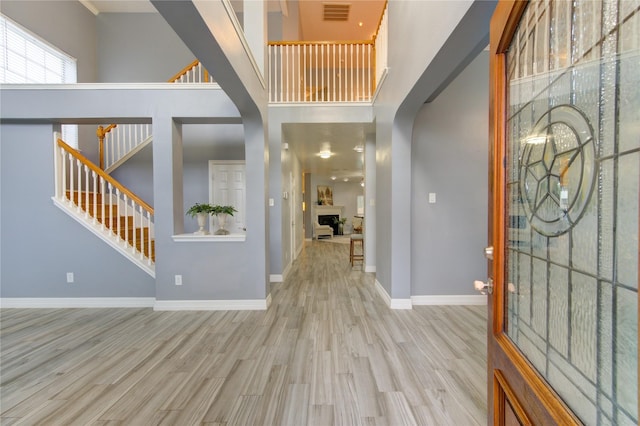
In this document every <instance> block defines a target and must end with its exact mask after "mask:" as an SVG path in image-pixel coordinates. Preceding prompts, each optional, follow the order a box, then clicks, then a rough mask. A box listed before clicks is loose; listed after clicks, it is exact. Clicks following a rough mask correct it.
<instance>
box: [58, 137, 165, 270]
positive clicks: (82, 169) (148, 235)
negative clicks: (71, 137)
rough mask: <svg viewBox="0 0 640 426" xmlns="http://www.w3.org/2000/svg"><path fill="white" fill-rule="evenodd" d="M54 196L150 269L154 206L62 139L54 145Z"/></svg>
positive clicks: (152, 247) (152, 259) (153, 255)
mask: <svg viewBox="0 0 640 426" xmlns="http://www.w3.org/2000/svg"><path fill="white" fill-rule="evenodd" d="M55 197H56V199H57V200H58V201H59V202H61V203H62V204H64V205H66V206H67V207H68V208H70V209H71V210H72V211H73V212H74V213H75V215H76V217H80V218H83V220H84V222H85V223H86V224H87V225H90V226H93V227H95V230H96V231H100V232H102V233H103V234H104V235H105V236H108V237H110V238H112V239H114V240H116V241H117V244H118V245H119V248H121V249H122V251H124V252H125V253H127V255H129V256H131V257H132V258H133V259H135V260H136V261H137V262H138V263H141V264H146V266H148V267H151V266H153V263H154V262H155V241H154V238H153V235H154V234H153V207H151V206H149V205H148V204H147V203H145V202H144V201H143V200H141V199H140V198H139V197H138V196H137V195H135V194H134V193H132V192H131V191H130V190H129V189H127V188H125V187H124V186H123V185H122V184H121V183H119V182H118V181H116V180H115V179H114V178H112V177H111V176H110V175H108V174H107V173H105V172H104V171H103V170H101V169H100V168H99V167H98V166H96V165H95V164H94V163H92V162H91V161H89V160H88V159H87V158H86V157H84V156H83V155H82V154H80V153H79V152H78V151H76V150H75V149H73V148H72V147H70V146H69V145H67V144H66V143H65V142H64V141H63V140H61V139H58V141H57V144H56V194H55Z"/></svg>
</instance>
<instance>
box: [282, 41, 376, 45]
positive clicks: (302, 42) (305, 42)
mask: <svg viewBox="0 0 640 426" xmlns="http://www.w3.org/2000/svg"><path fill="white" fill-rule="evenodd" d="M316 44H318V45H320V44H322V45H332V44H335V45H338V44H374V41H373V40H347V41H270V42H269V46H303V45H311V46H312V45H316Z"/></svg>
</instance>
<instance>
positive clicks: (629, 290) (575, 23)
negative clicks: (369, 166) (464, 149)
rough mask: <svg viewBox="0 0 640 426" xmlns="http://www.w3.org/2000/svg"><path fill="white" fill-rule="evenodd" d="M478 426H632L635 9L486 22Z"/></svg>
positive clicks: (617, 1) (620, 4) (637, 104)
mask: <svg viewBox="0 0 640 426" xmlns="http://www.w3.org/2000/svg"><path fill="white" fill-rule="evenodd" d="M490 49H491V113H490V114H491V124H490V132H491V135H490V136H491V141H492V146H491V153H490V157H491V159H492V160H491V161H492V165H491V170H492V172H491V176H490V194H489V197H490V206H491V208H490V217H491V220H490V225H489V226H490V239H491V242H492V245H493V254H491V253H488V257H489V258H491V259H490V263H489V278H490V279H491V280H492V281H493V283H491V282H489V283H488V284H489V288H490V289H491V284H493V288H492V289H493V290H494V291H493V293H492V294H491V296H490V297H489V324H488V326H489V328H488V329H489V331H488V348H489V357H488V363H489V366H488V373H489V377H488V379H489V383H488V395H489V423H490V424H491V423H493V424H498V425H501V424H507V425H510V424H536V425H550V424H561V425H570V424H580V423H584V424H589V425H637V424H638V264H639V251H638V222H639V219H638V217H639V216H638V209H639V196H638V194H639V181H640V177H639V176H640V172H639V170H640V0H603V1H591V0H589V1H587V0H574V1H564V0H563V1H549V0H536V1H531V2H520V1H516V2H500V3H499V4H498V7H497V8H496V12H495V14H494V17H493V19H492V22H491V46H490Z"/></svg>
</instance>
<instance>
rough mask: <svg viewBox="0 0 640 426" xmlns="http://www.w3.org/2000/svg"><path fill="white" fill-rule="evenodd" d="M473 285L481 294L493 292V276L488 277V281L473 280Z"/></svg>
mask: <svg viewBox="0 0 640 426" xmlns="http://www.w3.org/2000/svg"><path fill="white" fill-rule="evenodd" d="M473 287H474V288H475V289H476V290H478V291H479V292H480V293H481V294H492V293H493V280H492V279H491V278H489V279H487V282H486V283H485V282H483V281H480V280H475V281H474V282H473Z"/></svg>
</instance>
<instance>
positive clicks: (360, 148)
mask: <svg viewBox="0 0 640 426" xmlns="http://www.w3.org/2000/svg"><path fill="white" fill-rule="evenodd" d="M353 150H354V151H355V152H364V146H363V145H356V146H354V147H353Z"/></svg>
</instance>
